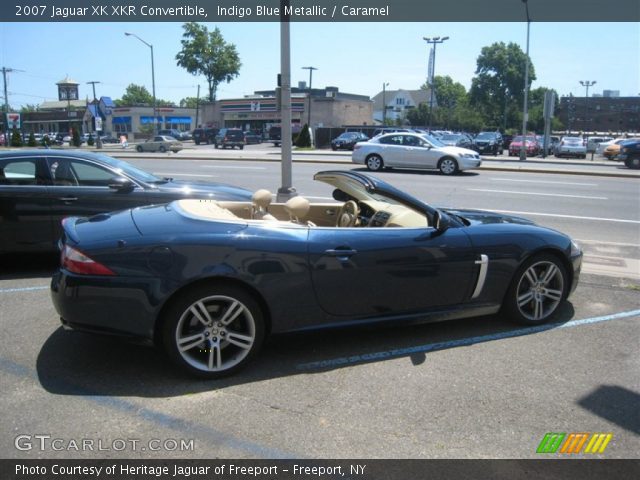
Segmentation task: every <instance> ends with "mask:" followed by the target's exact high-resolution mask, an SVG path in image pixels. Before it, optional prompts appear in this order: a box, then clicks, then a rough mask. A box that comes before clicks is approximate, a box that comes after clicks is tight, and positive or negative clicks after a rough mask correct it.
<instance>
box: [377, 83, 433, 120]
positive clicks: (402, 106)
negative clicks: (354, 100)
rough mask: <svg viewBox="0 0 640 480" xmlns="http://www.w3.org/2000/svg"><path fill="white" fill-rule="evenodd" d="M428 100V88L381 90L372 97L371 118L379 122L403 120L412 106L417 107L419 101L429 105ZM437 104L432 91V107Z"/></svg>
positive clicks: (429, 97) (429, 95) (429, 94)
mask: <svg viewBox="0 0 640 480" xmlns="http://www.w3.org/2000/svg"><path fill="white" fill-rule="evenodd" d="M430 101H431V91H430V90H402V89H401V90H383V91H381V92H380V93H378V94H377V95H376V96H375V97H373V118H374V119H375V121H376V122H378V123H380V124H382V123H383V120H384V119H386V120H387V121H392V122H394V123H395V122H397V121H398V120H403V119H404V118H405V117H406V115H407V112H408V111H409V110H411V109H412V108H417V107H418V106H419V105H420V104H421V103H424V104H427V105H429V102H430ZM437 106H438V103H437V101H436V96H435V92H434V95H433V108H437ZM385 109H386V112H385Z"/></svg>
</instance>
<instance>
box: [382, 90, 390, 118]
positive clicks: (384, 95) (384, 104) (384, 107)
mask: <svg viewBox="0 0 640 480" xmlns="http://www.w3.org/2000/svg"><path fill="white" fill-rule="evenodd" d="M388 86H389V82H386V83H383V84H382V126H383V127H384V126H385V125H386V123H387V87H388Z"/></svg>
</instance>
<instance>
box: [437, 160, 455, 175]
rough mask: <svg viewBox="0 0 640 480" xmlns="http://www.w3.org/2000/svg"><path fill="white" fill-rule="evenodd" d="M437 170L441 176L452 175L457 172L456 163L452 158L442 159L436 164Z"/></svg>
mask: <svg viewBox="0 0 640 480" xmlns="http://www.w3.org/2000/svg"><path fill="white" fill-rule="evenodd" d="M438 170H440V173H442V174H443V175H454V174H456V173H457V172H458V162H456V161H455V160H454V159H453V158H449V157H446V158H443V159H442V160H440V162H439V163H438Z"/></svg>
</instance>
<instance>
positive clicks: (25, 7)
mask: <svg viewBox="0 0 640 480" xmlns="http://www.w3.org/2000/svg"><path fill="white" fill-rule="evenodd" d="M287 3H290V6H289V7H286V8H288V10H287V12H286V13H288V14H289V15H290V19H291V21H293V22H525V21H526V13H525V6H524V3H523V0H290V1H289V2H287ZM284 4H285V2H284V1H282V0H93V1H91V2H87V1H86V0H12V1H9V2H5V3H4V4H3V7H2V8H1V9H0V21H2V22H54V21H55V22H213V23H219V22H279V21H280V17H281V13H283V12H282V9H283V7H282V6H283V5H284ZM528 5H529V14H530V19H531V21H532V22H640V0H528ZM636 40H637V39H636Z"/></svg>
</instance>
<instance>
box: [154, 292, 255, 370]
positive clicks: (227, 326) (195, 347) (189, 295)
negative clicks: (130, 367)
mask: <svg viewBox="0 0 640 480" xmlns="http://www.w3.org/2000/svg"><path fill="white" fill-rule="evenodd" d="M164 320H165V321H164V324H163V332H162V338H163V343H164V347H165V350H166V351H167V353H168V354H169V357H170V358H171V360H172V361H173V362H174V363H175V364H176V365H178V366H179V367H180V368H182V369H184V370H186V371H188V372H190V373H191V374H193V375H196V376H199V377H202V378H220V377H224V376H227V375H231V374H233V373H235V372H236V371H238V370H240V369H241V368H243V367H244V366H245V365H246V364H247V363H248V362H249V361H250V360H251V359H252V358H253V357H254V356H255V354H256V353H257V351H258V350H259V348H260V345H261V344H262V341H263V339H264V334H265V333H264V320H263V315H262V310H261V309H260V306H259V305H258V303H257V302H256V301H255V299H254V298H253V297H252V296H251V295H249V294H248V293H247V292H245V291H244V290H242V289H239V288H235V287H222V286H220V287H213V286H206V285H205V286H201V287H197V288H194V289H192V290H190V291H188V292H186V293H185V294H184V295H182V296H181V297H180V298H178V300H177V301H176V302H175V303H173V305H172V306H171V307H169V309H168V310H167V312H166V314H165V318H164Z"/></svg>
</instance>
